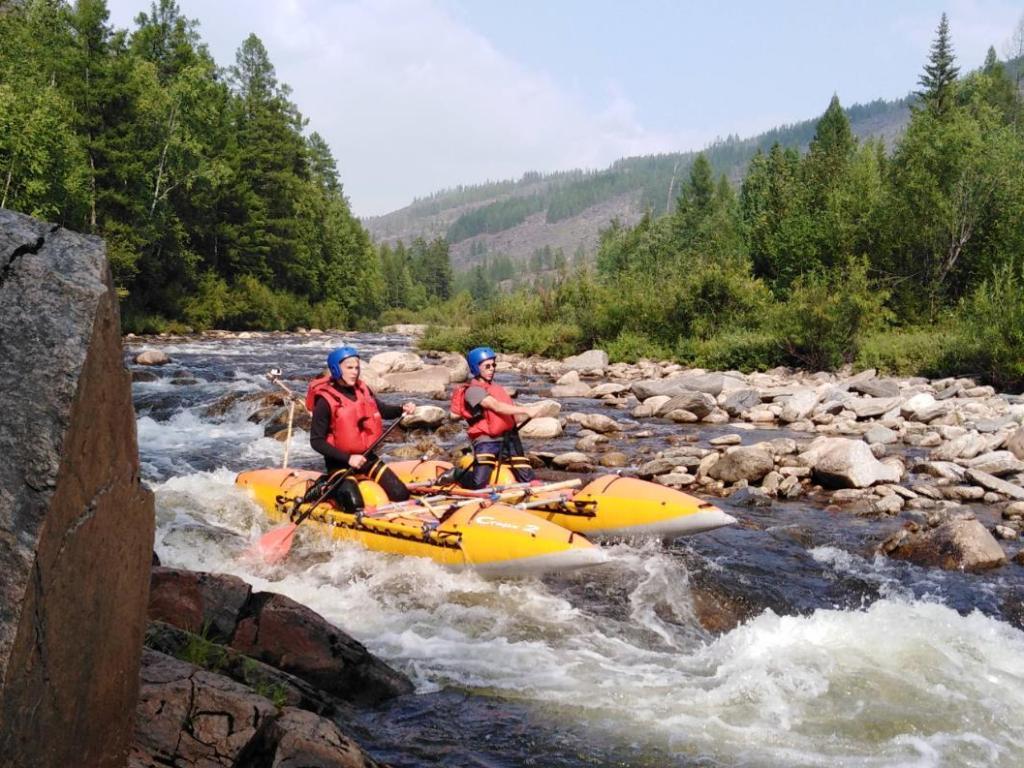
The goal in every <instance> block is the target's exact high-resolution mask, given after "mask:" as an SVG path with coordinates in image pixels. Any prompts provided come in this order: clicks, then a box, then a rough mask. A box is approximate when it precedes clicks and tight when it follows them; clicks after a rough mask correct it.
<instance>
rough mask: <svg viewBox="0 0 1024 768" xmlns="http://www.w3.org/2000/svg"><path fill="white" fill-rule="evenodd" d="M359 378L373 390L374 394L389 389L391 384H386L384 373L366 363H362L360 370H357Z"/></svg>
mask: <svg viewBox="0 0 1024 768" xmlns="http://www.w3.org/2000/svg"><path fill="white" fill-rule="evenodd" d="M359 378H360V379H361V380H362V382H363V383H364V384H365V385H366V386H368V387H369V388H370V389H371V390H372V391H373V392H374V394H378V395H379V394H380V393H381V392H390V391H391V385H390V384H388V381H387V379H386V378H384V375H383V374H381V373H378V372H377V370H376V369H374V368H371V367H370V366H368V365H364V366H363V367H362V370H361V371H360V372H359Z"/></svg>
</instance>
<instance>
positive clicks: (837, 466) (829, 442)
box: [800, 437, 902, 488]
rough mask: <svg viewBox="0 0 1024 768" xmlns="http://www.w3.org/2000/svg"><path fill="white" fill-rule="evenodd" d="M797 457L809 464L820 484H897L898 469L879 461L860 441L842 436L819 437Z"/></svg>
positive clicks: (863, 486) (841, 486)
mask: <svg viewBox="0 0 1024 768" xmlns="http://www.w3.org/2000/svg"><path fill="white" fill-rule="evenodd" d="M800 460H801V461H802V462H803V463H804V464H806V465H807V466H809V467H811V469H812V471H813V475H814V477H815V479H816V480H817V481H818V482H820V483H821V484H822V485H826V486H829V487H838V488H867V487H868V486H870V485H874V484H875V483H879V482H884V483H898V482H899V481H900V478H901V476H902V473H901V472H900V470H899V469H898V468H897V467H895V466H892V465H890V464H885V463H882V462H880V461H879V460H878V459H876V458H875V457H874V455H872V453H871V449H870V448H869V447H868V444H867V443H865V442H864V441H863V440H850V439H848V438H845V437H819V438H817V439H815V440H814V441H813V442H812V443H811V445H810V446H809V447H808V449H807V450H806V451H804V452H803V453H802V454H800Z"/></svg>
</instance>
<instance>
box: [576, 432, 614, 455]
mask: <svg viewBox="0 0 1024 768" xmlns="http://www.w3.org/2000/svg"><path fill="white" fill-rule="evenodd" d="M607 443H608V438H607V437H605V436H604V435H597V434H588V435H584V436H583V437H581V438H580V439H579V440H577V441H576V450H577V451H580V452H581V453H594V452H595V451H598V450H600V449H601V446H602V445H605V444H607Z"/></svg>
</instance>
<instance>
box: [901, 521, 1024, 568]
mask: <svg viewBox="0 0 1024 768" xmlns="http://www.w3.org/2000/svg"><path fill="white" fill-rule="evenodd" d="M882 551H883V552H885V553H886V554H888V555H889V556H890V557H895V558H898V559H900V560H909V561H910V562H913V563H917V564H918V565H926V566H938V567H940V568H943V569H945V570H964V571H980V570H985V569H987V568H994V567H996V566H998V565H1002V564H1003V563H1005V562H1006V553H1005V552H1003V548H1002V547H1001V546H999V542H998V541H996V540H995V539H994V538H993V537H992V534H991V533H989V532H988V531H987V530H986V529H985V526H983V525H982V524H981V523H979V522H978V521H977V520H966V519H956V520H949V521H947V522H945V523H942V524H941V525H939V526H937V527H935V528H931V529H928V530H926V531H923V532H910V533H909V534H908V532H907V531H905V530H903V531H900V532H898V533H897V534H896V536H895V537H894V538H890V539H889V540H887V541H886V542H885V543H884V544H883V545H882Z"/></svg>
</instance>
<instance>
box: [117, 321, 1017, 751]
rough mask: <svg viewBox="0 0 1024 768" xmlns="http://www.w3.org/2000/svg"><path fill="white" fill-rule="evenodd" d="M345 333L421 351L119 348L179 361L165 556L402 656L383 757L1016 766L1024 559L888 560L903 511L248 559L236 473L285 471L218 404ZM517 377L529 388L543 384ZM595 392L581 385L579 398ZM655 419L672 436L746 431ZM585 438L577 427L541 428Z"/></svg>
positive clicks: (158, 343) (161, 422)
mask: <svg viewBox="0 0 1024 768" xmlns="http://www.w3.org/2000/svg"><path fill="white" fill-rule="evenodd" d="M340 343H346V344H354V345H355V346H357V347H358V348H359V349H360V351H361V353H362V354H363V357H364V358H368V357H369V356H371V355H373V354H375V353H376V352H380V351H385V350H396V349H408V348H409V347H410V341H409V339H408V338H406V337H400V336H388V335H382V334H345V335H341V334H336V335H323V336H304V335H286V334H273V335H269V334H268V335H256V336H253V337H252V338H247V339H220V340H207V339H196V340H191V339H186V340H180V339H179V340H175V339H170V340H156V339H144V340H143V339H129V340H128V342H126V360H128V361H130V360H131V358H132V357H133V356H134V354H135V353H137V352H138V351H140V350H141V349H143V348H157V349H161V350H162V351H164V352H166V353H167V354H168V355H170V357H171V358H172V363H171V364H169V365H166V366H163V367H161V368H156V369H148V370H151V371H153V372H155V373H156V374H157V376H158V378H157V379H156V380H155V381H138V382H136V383H135V384H133V393H134V402H135V407H136V412H137V417H138V437H139V451H140V459H141V464H142V473H143V477H144V480H145V482H146V483H147V484H148V485H149V486H150V487H151V488H152V489H153V491H154V492H155V495H156V510H157V532H156V551H157V554H158V555H159V557H160V559H161V561H162V562H163V563H164V564H165V565H169V566H175V567H183V568H189V569H193V570H203V571H217V572H222V573H230V574H234V575H237V576H239V577H241V578H243V579H245V580H246V581H248V582H250V583H251V584H252V585H253V586H254V588H255V589H257V590H270V591H274V592H280V593H283V594H286V595H288V596H290V597H292V598H294V599H295V600H298V601H299V602H302V603H304V604H305V605H308V606H309V607H311V608H312V609H314V610H316V611H317V612H319V613H320V614H322V615H323V616H325V617H326V618H327V619H329V620H330V621H332V622H334V623H335V624H337V625H338V626H340V627H342V628H343V629H344V630H346V631H347V632H349V633H350V634H351V635H353V636H354V637H356V638H357V639H358V640H360V641H361V642H362V643H364V644H365V645H366V646H367V647H368V648H369V649H370V650H371V651H372V652H373V653H375V654H377V655H378V656H380V657H381V658H383V659H385V660H386V661H388V662H389V663H390V664H392V665H393V666H395V667H396V668H398V669H401V670H402V671H404V672H405V673H406V674H408V675H409V676H410V677H411V678H412V680H413V681H414V683H415V684H416V693H415V694H414V695H411V696H407V697H403V698H401V699H399V700H397V701H394V702H392V703H391V704H389V705H387V706H385V707H383V708H382V709H379V710H376V711H369V712H362V713H360V714H359V720H358V721H356V722H344V723H342V725H344V726H345V727H346V728H348V729H349V730H350V731H351V732H353V733H354V734H355V735H356V737H357V738H358V739H360V741H361V743H363V745H364V746H365V747H366V748H367V749H368V750H369V751H370V752H371V754H372V755H373V756H374V757H376V758H377V759H379V760H382V761H385V762H389V763H390V764H392V765H394V766H397V767H401V768H405V767H410V768H411V767H412V766H439V765H440V766H488V767H498V766H502V767H504V766H508V767H509V768H511V767H512V766H552V767H562V766H564V767H565V768H570V767H572V768H575V767H577V766H921V767H924V766H936V767H938V766H942V767H943V768H946V767H947V766H1007V767H1009V766H1020V765H1024V717H1022V714H1021V713H1022V712H1024V632H1022V631H1021V629H1020V628H1019V627H1020V625H1021V620H1022V619H1021V616H1022V614H1021V611H1022V609H1021V599H1022V595H1024V567H1021V566H1019V565H1016V564H1010V565H1007V566H1004V567H1003V568H1000V569H998V570H996V571H993V572H990V573H987V574H980V575H972V574H963V573H957V572H945V571H940V570H936V569H925V568H919V567H916V566H912V565H909V564H906V563H902V562H897V561H893V560H889V559H887V558H883V557H880V556H876V555H875V554H874V553H873V546H871V544H872V543H873V542H875V543H876V542H877V540H878V539H879V538H880V537H881V536H883V535H884V533H885V532H886V531H887V530H888V529H891V528H892V527H895V526H898V525H899V523H900V521H899V520H892V521H890V522H889V523H888V524H886V523H879V522H876V521H868V520H864V519H862V518H856V517H854V516H852V515H844V514H834V513H830V512H826V511H825V510H823V509H820V508H816V507H814V506H812V505H809V504H807V503H787V504H776V505H775V506H774V507H772V508H770V509H732V508H731V507H729V505H728V504H727V503H722V506H723V508H725V509H726V510H727V511H729V512H730V513H731V514H733V515H734V516H736V517H737V518H739V519H740V524H739V525H736V526H732V527H730V528H727V529H720V530H718V531H714V532H712V533H706V534H701V535H699V536H695V537H691V538H688V539H680V540H677V541H676V542H675V543H673V544H672V545H670V546H663V545H661V544H660V543H650V542H648V543H644V542H632V543H618V544H614V545H610V546H608V548H607V551H608V554H609V556H610V557H609V562H608V563H606V564H605V565H602V566H599V567H597V568H593V569H587V570H583V571H578V572H574V573H571V574H566V575H553V576H549V577H545V578H542V579H529V580H485V579H483V578H480V577H479V576H477V575H475V574H473V573H452V572H448V571H446V570H444V569H442V568H441V567H440V566H437V565H435V564H434V563H433V562H430V561H425V560H418V559H413V558H400V557H395V556H387V555H382V554H378V553H374V552H369V551H366V550H363V549H361V548H360V547H358V546H357V545H354V544H346V543H337V542H325V541H320V540H317V539H315V538H313V537H308V538H302V539H300V540H299V542H298V543H297V544H296V548H295V551H294V553H293V555H292V556H291V557H289V558H288V560H287V561H286V562H285V563H284V564H282V565H279V566H274V567H269V566H255V565H253V564H252V563H251V562H248V561H247V560H246V559H245V558H242V557H241V554H242V553H243V552H244V550H245V548H246V547H247V546H248V544H249V543H250V542H251V541H252V540H253V539H254V538H255V537H257V536H258V535H259V533H260V532H261V531H263V530H265V529H266V525H265V523H264V522H263V521H262V520H261V516H260V514H259V512H258V510H257V508H256V507H255V505H254V504H253V503H251V502H250V501H249V500H248V499H247V498H246V496H245V495H244V494H243V493H242V492H240V491H238V490H237V489H236V488H235V486H234V477H235V474H236V473H237V472H238V471H240V470H242V469H247V468H252V467H257V466H266V465H274V464H280V462H281V459H282V451H283V446H282V444H281V443H280V442H277V441H276V440H273V439H269V438H265V437H264V436H263V428H262V426H260V425H258V424H255V423H251V422H249V421H248V420H247V418H248V416H249V415H250V411H251V408H252V406H251V405H249V406H245V405H240V406H239V407H237V408H235V409H233V410H229V411H228V412H227V413H226V414H224V415H221V416H217V417H209V416H205V415H204V412H205V410H206V408H207V407H208V406H209V405H211V404H213V403H215V402H217V401H219V400H221V399H222V398H223V397H224V396H225V395H227V394H229V393H232V392H237V393H244V392H256V391H266V392H269V391H272V385H271V384H270V383H269V382H268V381H267V379H266V377H265V374H266V372H267V371H268V370H270V369H271V368H280V369H281V370H282V371H283V372H284V376H285V379H286V380H287V381H288V382H289V383H290V384H291V385H293V386H294V387H296V388H298V389H299V391H302V389H303V382H304V381H306V380H308V379H309V378H310V377H312V376H313V375H314V374H316V373H317V372H319V370H320V369H321V367H322V365H323V360H324V356H325V354H326V352H327V351H329V350H330V349H331V348H332V347H333V346H336V345H338V344H340ZM506 381H511V382H512V383H514V384H515V385H516V386H517V387H518V388H519V389H520V392H521V397H522V399H523V400H524V401H526V402H529V401H530V400H534V399H536V398H537V396H538V393H539V391H540V390H543V389H546V388H548V387H549V386H550V382H547V381H535V380H532V379H530V378H528V377H508V378H507V379H506ZM382 397H383V399H385V400H390V401H392V402H400V401H401V400H402V399H405V398H400V396H398V395H387V394H386V395H383V396H382ZM598 409H602V406H600V404H598V402H597V401H592V400H579V401H571V402H568V403H563V412H564V411H567V410H598ZM602 412H605V413H607V412H608V411H607V409H606V408H603V409H602ZM616 418H620V419H628V412H623V413H618V414H616ZM645 427H649V428H653V429H654V430H655V432H656V435H655V437H654V438H651V440H653V441H654V443H653V444H654V445H657V444H658V441H659V440H663V439H664V438H666V437H668V436H669V435H671V434H679V433H683V432H690V433H694V434H697V435H699V440H700V443H699V444H706V440H707V439H710V438H711V437H714V436H715V435H716V434H724V433H726V432H730V431H733V430H731V429H730V428H729V427H728V425H723V426H719V427H715V428H712V429H709V428H707V427H706V426H703V425H702V426H697V425H675V424H670V423H668V422H665V423H662V422H661V420H648V421H646V422H645ZM768 436H769V437H777V436H794V437H800V436H798V435H791V434H788V433H786V432H785V431H782V430H776V431H772V432H771V433H770V434H769V435H768ZM306 438H307V435H306V433H304V432H301V431H299V432H297V433H296V434H295V436H294V438H293V441H292V445H291V462H290V463H291V464H292V465H293V466H306V467H310V468H320V466H321V462H320V460H319V457H317V456H316V455H315V454H314V453H313V452H312V451H311V449H310V448H309V445H308V440H307V439H306ZM746 439H747V438H745V440H746ZM574 442H575V439H574V438H573V436H572V432H571V431H570V433H569V434H567V435H566V436H565V437H563V438H561V439H560V440H558V441H554V443H553V447H549V446H548V445H545V446H543V447H544V448H545V449H552V450H554V449H557V450H563V449H570V448H571V446H572V445H573V443H574ZM528 447H530V446H528ZM534 447H540V446H534ZM627 452H628V450H627ZM716 503H719V502H716ZM697 585H701V586H702V587H709V586H710V587H712V588H713V589H715V590H716V591H717V592H718V593H719V594H721V593H725V594H728V595H730V596H731V597H732V598H733V599H736V600H739V601H740V602H741V603H743V604H745V605H747V606H749V607H752V610H751V611H750V615H751V617H750V618H749V619H748V620H747V621H746V622H744V623H743V624H741V625H739V626H737V627H736V628H734V629H732V630H730V631H727V632H724V633H721V634H713V633H710V632H708V631H706V630H705V629H704V628H703V627H702V625H701V623H700V622H699V621H698V620H697V614H696V610H695V605H694V594H695V589H696V587H697Z"/></svg>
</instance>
